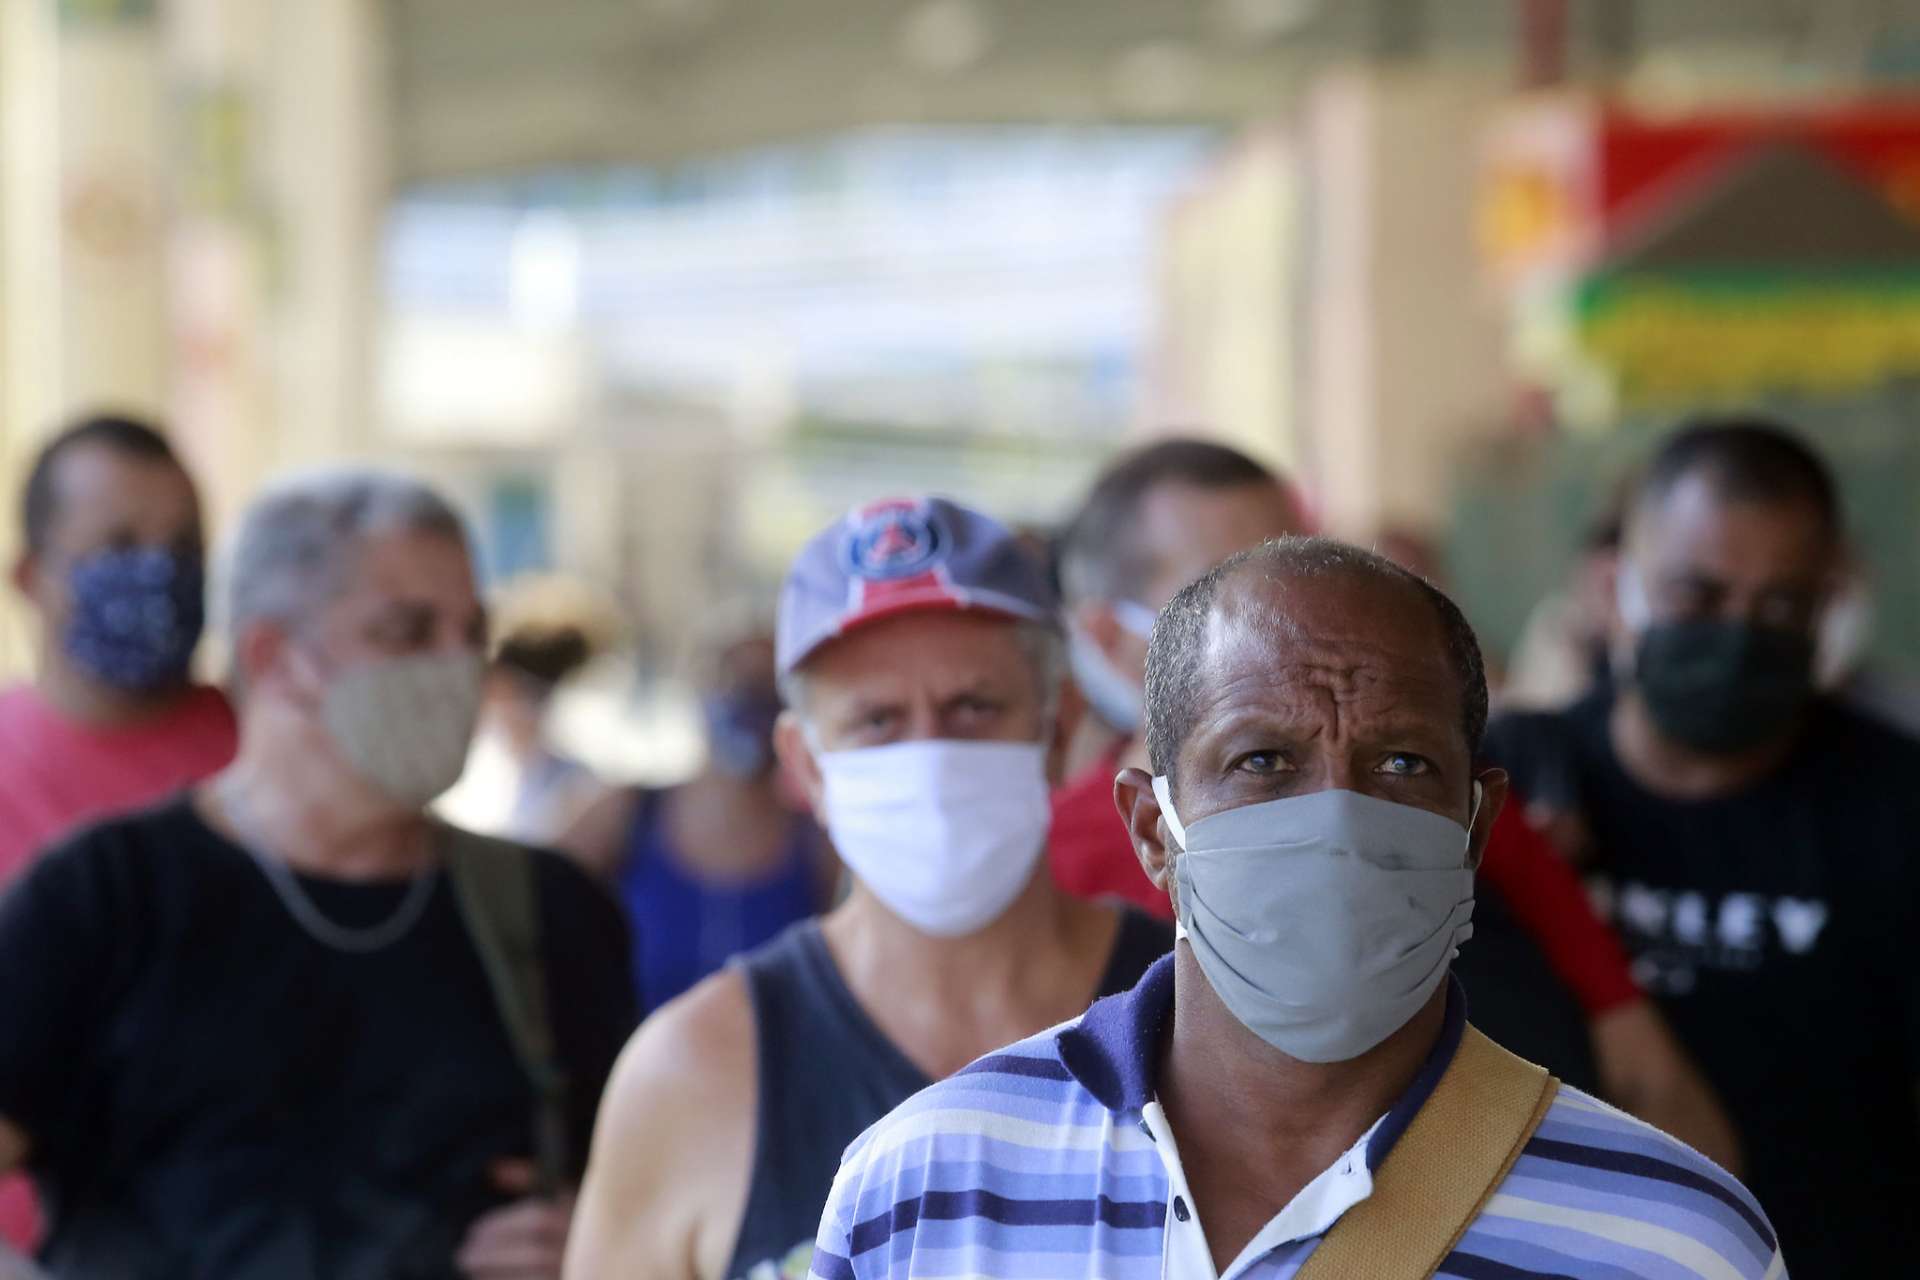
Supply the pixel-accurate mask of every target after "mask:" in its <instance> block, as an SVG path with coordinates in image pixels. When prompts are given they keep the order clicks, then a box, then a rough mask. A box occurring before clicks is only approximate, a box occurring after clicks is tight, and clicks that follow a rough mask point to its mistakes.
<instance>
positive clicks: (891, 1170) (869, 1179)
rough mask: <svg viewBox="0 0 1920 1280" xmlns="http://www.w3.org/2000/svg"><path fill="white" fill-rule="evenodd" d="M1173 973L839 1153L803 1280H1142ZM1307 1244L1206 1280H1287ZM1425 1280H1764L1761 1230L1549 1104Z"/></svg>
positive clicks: (1751, 1205) (1370, 1159)
mask: <svg viewBox="0 0 1920 1280" xmlns="http://www.w3.org/2000/svg"><path fill="white" fill-rule="evenodd" d="M1172 999H1173V968H1172V960H1171V958H1169V959H1166V960H1162V961H1161V962H1160V963H1159V964H1157V965H1155V966H1154V968H1153V969H1152V970H1151V971H1149V972H1148V974H1147V976H1146V977H1145V978H1144V979H1142V981H1141V983H1140V985H1139V986H1137V987H1136V988H1134V990H1132V991H1130V992H1127V993H1126V994H1124V995H1119V996H1114V997H1112V998H1110V999H1108V1000H1103V1001H1100V1002H1099V1003H1097V1004H1095V1005H1094V1007H1093V1008H1092V1009H1090V1010H1088V1012H1087V1013H1086V1015H1085V1016H1084V1017H1082V1018H1080V1019H1079V1020H1077V1021H1075V1022H1072V1023H1069V1024H1067V1025H1066V1026H1065V1027H1064V1028H1057V1029H1055V1030H1053V1031H1049V1032H1046V1033H1043V1034H1041V1035H1039V1036H1035V1037H1033V1038H1032V1039H1029V1040H1024V1041H1022V1042H1020V1043H1019V1044H1016V1045H1013V1046H1012V1047H1010V1048H1008V1049H1005V1050H1002V1051H1001V1052H999V1053H996V1054H993V1055H991V1056H990V1057H987V1058H983V1059H981V1060H980V1061H979V1062H976V1063H974V1064H973V1065H972V1066H970V1067H968V1068H966V1069H965V1070H964V1071H962V1072H960V1073H959V1074H958V1075H956V1076H953V1077H951V1078H949V1079H947V1080H944V1081H942V1082H941V1083H939V1084H936V1085H934V1086H933V1087H931V1088H929V1089H927V1090H925V1091H923V1092H921V1093H920V1094H918V1095H916V1096H915V1097H913V1098H912V1099H910V1100H909V1101H908V1102H906V1103H905V1104H904V1105H902V1106H901V1107H900V1108H899V1109H898V1110H896V1111H895V1112H894V1113H893V1114H892V1115H890V1116H888V1117H887V1118H885V1119H884V1120H882V1121H880V1123H878V1124H876V1125H875V1126H873V1128H871V1129H869V1130H868V1131H867V1132H866V1133H865V1134H863V1135H861V1137H860V1138H859V1139H858V1140H857V1141H856V1142H855V1143H854V1144H853V1146H852V1147H850V1148H849V1149H848V1151H847V1155H846V1158H845V1161H844V1162H843V1164H842V1166H841V1169H840V1174H839V1177H838V1178H837V1179H835V1181H834V1187H833V1194H832V1196H831V1197H830V1198H829V1200H828V1202H827V1207H826V1213H825V1215H824V1217H823V1218H822V1221H821V1224H820V1234H819V1243H818V1245H817V1246H816V1249H815V1252H814V1258H813V1269H812V1272H811V1274H812V1276H813V1277H814V1280H856V1278H857V1280H874V1278H876V1277H882V1276H885V1277H895V1278H898V1277H907V1276H912V1277H921V1278H925V1280H934V1278H936V1277H937V1278H942V1280H1065V1278H1066V1277H1103V1278H1105V1280H1135V1278H1137V1280H1159V1278H1160V1277H1161V1275H1162V1250H1163V1247H1164V1242H1165V1240H1166V1226H1167V1201H1168V1188H1169V1173H1168V1170H1167V1167H1166V1164H1165V1162H1164V1161H1163V1160H1162V1159H1161V1156H1160V1154H1159V1152H1158V1151H1157V1150H1156V1147H1155V1144H1154V1141H1153V1139H1152V1138H1151V1137H1150V1136H1149V1135H1148V1133H1147V1131H1146V1129H1145V1127H1144V1126H1143V1124H1142V1112H1143V1108H1144V1107H1145V1106H1146V1104H1147V1103H1149V1102H1150V1101H1151V1100H1152V1098H1153V1089H1152V1085H1153V1082H1152V1078H1151V1073H1152V1071H1153V1067H1154V1062H1155V1053H1154V1049H1155V1042H1156V1039H1157V1036H1158V1031H1159V1028H1160V1026H1161V1024H1162V1020H1163V1019H1164V1017H1165V1016H1166V1014H1167V1012H1168V1010H1169V1008H1170V1006H1171V1003H1172ZM1465 1016H1466V1015H1465V1005H1464V1000H1463V998H1462V997H1461V996H1460V994H1459V992H1458V990H1457V989H1455V990H1454V991H1453V992H1452V993H1451V995H1450V998H1449V1001H1448V1018H1447V1031H1446V1033H1445V1034H1443V1035H1442V1037H1441V1040H1440V1043H1439V1045H1438V1046H1437V1047H1436V1048H1435V1050H1434V1054H1433V1056H1432V1057H1431V1058H1430V1059H1429V1061H1428V1062H1427V1064H1426V1065H1425V1066H1424V1067H1423V1068H1422V1070H1421V1072H1420V1075H1419V1077H1418V1078H1417V1079H1416V1080H1415V1082H1414V1084H1413V1086H1412V1087H1411V1088H1410V1089H1409V1090H1408V1093H1407V1096H1406V1097H1405V1098H1403V1099H1402V1100H1401V1102H1400V1103H1399V1104H1398V1105H1396V1106H1395V1108H1394V1109H1393V1110H1392V1111H1391V1112H1389V1113H1388V1114H1387V1116H1386V1117H1384V1118H1383V1120H1382V1121H1381V1123H1380V1124H1379V1125H1378V1126H1377V1127H1376V1129H1375V1131H1374V1133H1373V1135H1372V1137H1371V1138H1370V1139H1369V1140H1368V1144H1367V1164H1368V1165H1369V1166H1370V1167H1378V1165H1379V1163H1380V1161H1381V1160H1382V1159H1384V1158H1385V1156H1386V1153H1387V1151H1389V1150H1390V1149H1391V1148H1392V1145H1393V1143H1394V1141H1395V1140H1396V1139H1397V1138H1398V1136H1399V1135H1400V1134H1401V1133H1402V1132H1404V1131H1405V1128H1406V1125H1407V1122H1408V1121H1410V1120H1411V1119H1412V1116H1413V1115H1414V1114H1415V1113H1416V1112H1417V1111H1418V1110H1419V1108H1420V1106H1421V1104H1422V1103H1424V1101H1425V1100H1426V1097H1427V1095H1428V1094H1430V1093H1431V1092H1432V1090H1433V1086H1434V1085H1435V1084H1436V1083H1437V1082H1438V1080H1439V1077H1440V1075H1441V1073H1442V1072H1444V1071H1445V1069H1446V1065H1447V1063H1448V1062H1449V1061H1451V1059H1452V1056H1453V1051H1454V1050H1455V1049H1456V1048H1457V1047H1458V1045H1459V1042H1460V1035H1461V1031H1462V1029H1463V1027H1464V1026H1465ZM1323 1238H1324V1237H1323V1236H1322V1235H1313V1236H1309V1237H1307V1238H1304V1239H1298V1240H1292V1241H1288V1242H1285V1243H1282V1244H1279V1245H1277V1246H1276V1247H1274V1248H1273V1249H1271V1250H1269V1251H1267V1252H1266V1253H1264V1254H1261V1255H1258V1256H1256V1257H1253V1258H1249V1259H1243V1264H1244V1265H1241V1266H1239V1267H1237V1268H1236V1269H1234V1270H1232V1271H1230V1272H1229V1273H1228V1275H1226V1276H1224V1277H1223V1278H1222V1280H1286V1278H1287V1277H1290V1276H1292V1275H1293V1274H1294V1273H1295V1272H1296V1271H1298V1270H1299V1268H1300V1266H1301V1265H1302V1264H1303V1263H1304V1262H1305V1261H1306V1259H1307V1258H1308V1257H1309V1256H1310V1255H1311V1254H1312V1252H1313V1250H1314V1248H1315V1247H1316V1246H1317V1245H1318V1244H1319V1243H1320V1241H1321V1239H1323ZM1437 1274H1438V1275H1439V1276H1440V1277H1442V1278H1443V1280H1529V1278H1539V1280H1547V1278H1549V1277H1555V1278H1560V1280H1776V1278H1778V1277H1784V1276H1785V1275H1786V1268H1785V1264H1784V1263H1783V1262H1782V1260H1781V1257H1780V1252H1779V1246H1778V1243H1777V1241H1776V1239H1775V1237H1774V1233H1773V1228H1772V1226H1771V1225H1770V1224H1769V1223H1768V1222H1767V1219H1766V1216H1765V1215H1764V1214H1763V1213H1762V1212H1761V1210H1760V1207H1759V1205H1758V1204H1756V1203H1755V1202H1754V1199H1753V1197H1752V1196H1751V1195H1749V1194H1748V1193H1747V1190H1746V1188H1745V1187H1743V1186H1741V1185H1740V1184H1739V1182H1737V1181H1735V1180H1734V1179H1733V1178H1732V1177H1730V1176H1729V1175H1727V1174H1726V1173H1724V1172H1722V1171H1721V1170H1720V1169H1719V1168H1718V1167H1717V1166H1716V1165H1714V1164H1713V1163H1712V1162H1711V1161H1709V1160H1707V1159H1706V1158H1705V1157H1703V1156H1701V1155H1699V1154H1697V1153H1695V1152H1694V1151H1692V1150H1691V1149H1689V1148H1688V1147H1686V1146H1685V1145H1683V1144H1681V1143H1680V1142H1677V1141H1675V1140H1674V1139H1672V1138H1669V1137H1667V1136H1666V1135H1665V1134H1663V1133H1661V1132H1659V1131H1658V1130H1656V1129H1653V1128H1651V1127H1650V1126H1648V1125H1645V1124H1643V1123H1641V1122H1640V1121H1638V1120H1635V1119H1633V1118H1632V1117H1630V1116H1628V1115H1626V1114H1624V1113H1623V1112H1620V1111H1617V1110H1615V1109H1614V1108H1612V1107H1609V1106H1607V1105H1605V1104H1603V1103H1600V1102H1597V1101H1595V1100H1594V1099H1592V1098H1590V1097H1588V1096H1587V1095H1585V1094H1583V1093H1580V1092H1578V1091H1577V1090H1574V1089H1568V1088H1564V1087H1563V1088H1562V1089H1561V1090H1560V1093H1559V1096H1558V1098H1557V1099H1556V1100H1555V1101H1554V1104H1553V1106H1552V1108H1551V1109H1550V1110H1549V1112H1548V1114H1547V1117H1546V1119H1545V1120H1544V1121H1543V1122H1542V1124H1541V1126H1540V1128H1539V1129H1538V1131H1537V1132H1536V1133H1535V1134H1534V1136H1533V1138H1532V1140H1531V1141H1530V1142H1529V1143H1528V1144H1527V1146H1526V1149H1525V1150H1524V1151H1523V1152H1522V1153H1521V1156H1520V1159H1519V1160H1518V1161H1517V1162H1516V1163H1515V1165H1514V1167H1513V1169H1512V1170H1511V1171H1510V1172H1509V1173H1508V1175H1507V1177H1506V1179H1505V1180H1504V1181H1503V1182H1502V1183H1501V1185H1500V1186H1499V1187H1498V1188H1497V1189H1496V1190H1495V1193H1494V1195H1493V1197H1492V1198H1491V1200H1490V1201H1489V1202H1488V1204H1487V1206H1486V1208H1485V1209H1484V1210H1483V1211H1482V1212H1481V1214H1480V1216H1479V1217H1478V1218H1477V1219H1475V1220H1474V1222H1473V1223H1472V1224H1471V1225H1470V1226H1469V1228H1468V1229H1467V1232H1466V1235H1465V1236H1464V1237H1463V1238H1462V1239H1461V1241H1460V1243H1459V1245H1458V1246H1457V1247H1456V1248H1455V1249H1454V1251H1453V1253H1452V1254H1451V1255H1450V1256H1449V1257H1448V1258H1447V1260H1446V1261H1445V1262H1444V1263H1443V1264H1442V1265H1441V1267H1440V1270H1439V1272H1438V1273H1437Z"/></svg>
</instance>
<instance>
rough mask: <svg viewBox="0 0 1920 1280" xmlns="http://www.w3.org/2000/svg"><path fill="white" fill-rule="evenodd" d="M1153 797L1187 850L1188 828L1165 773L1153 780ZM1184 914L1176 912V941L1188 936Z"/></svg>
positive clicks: (1170, 830)
mask: <svg viewBox="0 0 1920 1280" xmlns="http://www.w3.org/2000/svg"><path fill="white" fill-rule="evenodd" d="M1153 798H1154V799H1155V800H1158V801H1159V802H1160V817H1161V819H1162V820H1163V821H1165V822H1166V824H1167V830H1168V831H1169V832H1171V833H1172V835H1173V838H1174V841H1175V842H1176V843H1177V844H1179V846H1180V850H1181V852H1183V853H1184V852H1186V848H1187V829H1186V827H1185V826H1183V825H1181V822H1180V815H1179V814H1177V813H1175V812H1174V811H1173V788H1172V787H1171V786H1170V785H1168V783H1167V779H1166V775H1165V774H1162V775H1161V776H1159V777H1157V778H1155V779H1154V780H1153ZM1184 915H1185V913H1184V912H1180V911H1176V912H1174V916H1173V940H1174V941H1175V942H1181V941H1184V940H1185V938H1186V936H1187V922H1186V920H1185V919H1184Z"/></svg>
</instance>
